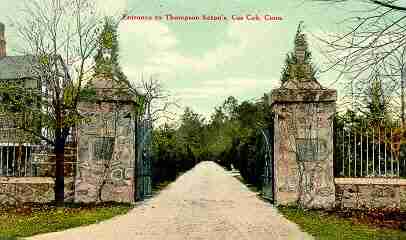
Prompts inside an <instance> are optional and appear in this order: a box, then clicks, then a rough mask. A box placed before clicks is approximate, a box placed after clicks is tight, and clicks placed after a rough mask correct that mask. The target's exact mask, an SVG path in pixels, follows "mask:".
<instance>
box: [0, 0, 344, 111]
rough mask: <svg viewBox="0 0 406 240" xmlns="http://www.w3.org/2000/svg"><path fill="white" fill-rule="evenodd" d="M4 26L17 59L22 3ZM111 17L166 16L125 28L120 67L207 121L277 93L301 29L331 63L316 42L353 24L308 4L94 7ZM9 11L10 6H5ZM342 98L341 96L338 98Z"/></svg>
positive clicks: (338, 12)
mask: <svg viewBox="0 0 406 240" xmlns="http://www.w3.org/2000/svg"><path fill="white" fill-rule="evenodd" d="M0 1H1V2H2V4H1V5H0V12H2V13H7V14H6V15H5V14H1V15H0V21H1V22H3V23H5V24H6V28H7V29H6V38H7V47H8V52H9V53H10V54H15V53H16V52H17V51H16V50H17V49H18V48H19V45H20V42H19V39H18V37H17V35H16V34H14V33H13V25H12V24H11V22H12V21H10V20H11V19H13V20H14V21H15V20H16V19H18V16H19V13H18V8H19V5H18V4H20V3H21V1H15V0H0ZM96 1H98V6H99V8H100V9H102V10H103V12H104V13H105V14H107V15H112V14H115V13H119V12H122V11H127V12H128V14H129V15H132V16H152V17H154V16H163V17H164V18H163V19H162V20H125V21H123V22H122V23H121V24H120V26H119V40H120V53H119V54H120V64H121V66H122V68H123V71H124V73H125V74H126V75H127V77H128V78H129V79H130V81H132V82H135V83H136V82H139V81H140V80H141V79H142V78H149V77H151V76H153V77H154V78H157V79H158V80H159V81H161V82H162V84H163V86H164V87H165V89H166V90H167V91H169V92H170V93H171V96H172V98H173V99H176V100H177V101H178V103H179V104H180V105H181V108H179V109H173V111H176V112H182V111H183V108H184V107H186V106H189V107H191V108H192V109H193V110H194V111H196V112H199V113H200V114H202V115H204V116H206V117H208V116H209V115H210V114H211V113H212V112H213V110H214V107H216V106H218V105H220V104H222V102H223V101H224V100H225V99H226V98H227V97H228V96H235V97H236V98H237V99H238V100H239V101H240V102H241V101H244V100H255V99H258V98H260V97H261V96H263V94H264V93H269V92H270V91H271V90H272V89H274V88H277V87H278V86H279V84H280V82H279V79H280V73H281V70H282V67H283V63H284V59H285V56H286V54H287V53H288V52H289V51H291V50H293V40H294V36H295V33H296V29H297V26H298V24H299V22H300V21H304V31H305V32H306V33H307V37H308V40H309V43H310V48H311V51H312V53H313V62H314V63H315V64H316V65H318V66H320V67H322V66H323V64H324V63H325V61H326V58H325V57H324V56H323V55H322V54H321V53H320V48H322V47H321V46H320V42H318V41H317V40H315V38H314V36H322V35H323V34H325V33H326V32H327V33H333V32H335V31H338V30H337V29H339V27H340V25H339V22H340V21H342V20H343V19H344V18H345V17H348V15H347V14H348V9H346V8H345V6H341V5H328V4H322V3H315V2H312V1H310V0H306V1H302V0H256V1H251V0H245V1H243V0H228V1H225V0H207V1H190V0H188V1H186V0H161V1H159V0H149V1H142V0H96ZM4 3H5V4H4ZM166 14H172V15H176V16H201V15H203V14H204V15H215V16H218V15H223V16H225V17H227V18H228V20H226V21H203V20H201V21H168V20H166V19H165V15H166ZM248 14H250V15H256V14H258V15H259V16H263V15H266V14H269V15H272V16H281V17H282V18H283V19H282V20H281V21H247V20H243V21H233V20H231V17H232V15H236V16H243V17H245V16H246V15H248ZM336 78H337V74H336V73H333V72H328V73H324V74H321V75H320V76H319V82H320V83H321V84H322V85H323V86H325V87H328V88H338V89H339V90H340V85H339V83H337V82H336V80H337V79H336ZM339 93H340V92H339Z"/></svg>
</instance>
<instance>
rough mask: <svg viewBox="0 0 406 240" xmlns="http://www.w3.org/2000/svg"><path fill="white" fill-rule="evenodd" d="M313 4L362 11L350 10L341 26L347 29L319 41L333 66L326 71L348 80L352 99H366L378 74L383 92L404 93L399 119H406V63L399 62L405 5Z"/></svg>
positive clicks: (330, 0)
mask: <svg viewBox="0 0 406 240" xmlns="http://www.w3.org/2000/svg"><path fill="white" fill-rule="evenodd" d="M313 1H318V2H325V3H327V4H339V3H341V4H345V6H346V7H347V8H348V9H351V8H352V6H355V5H356V6H358V5H359V6H361V7H362V10H357V11H356V10H354V11H351V10H349V14H351V15H352V16H351V17H349V18H347V19H345V20H344V21H343V22H341V23H340V25H341V26H344V27H346V28H348V29H345V30H343V31H338V32H337V31H336V32H335V33H333V34H328V35H326V36H323V37H320V38H319V39H320V40H321V41H322V42H323V43H325V49H324V54H325V55H326V56H327V57H328V59H329V62H330V63H329V65H328V66H327V68H326V69H325V71H329V70H336V71H338V72H339V73H340V76H345V77H346V78H347V80H348V81H347V82H346V85H345V87H346V88H347V91H348V90H349V91H351V92H352V95H353V96H354V95H355V96H360V95H363V93H365V89H367V88H368V85H369V82H371V81H373V80H374V76H375V74H376V72H379V75H380V78H381V81H382V82H383V85H382V88H383V89H384V91H386V92H390V93H391V95H392V96H395V94H399V91H398V89H401V91H400V95H401V96H400V101H401V102H400V105H401V107H400V109H401V110H400V116H401V117H402V118H403V119H404V118H405V117H404V116H405V107H404V106H405V96H404V95H405V94H404V92H405V90H404V89H405V84H404V80H403V79H404V76H402V72H404V62H403V61H399V60H400V59H402V58H403V57H401V56H402V55H404V48H405V47H406V45H405V44H406V34H405V28H404V27H405V25H406V18H405V10H406V6H405V5H404V3H403V2H402V1H399V0H394V1H383V0H313ZM354 85H355V86H354ZM354 89H355V92H354V91H353V90H354ZM361 97H364V96H361ZM355 100H357V99H355ZM403 122H404V120H403Z"/></svg>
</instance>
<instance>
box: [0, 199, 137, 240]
mask: <svg viewBox="0 0 406 240" xmlns="http://www.w3.org/2000/svg"><path fill="white" fill-rule="evenodd" d="M132 207H133V206H132V205H131V204H119V203H107V204H100V205H83V204H82V205H79V204H67V205H66V207H65V208H60V209H58V208H55V207H53V206H50V205H45V204H42V205H36V206H34V207H25V208H19V209H14V210H10V209H7V210H6V211H4V210H3V211H0V240H3V239H4V240H5V239H7V240H12V239H18V238H19V237H28V236H32V235H36V234H39V233H48V232H55V231H61V230H64V229H68V228H73V227H78V226H83V225H89V224H93V223H97V222H100V221H103V220H106V219H109V218H112V217H114V216H116V215H120V214H125V213H127V212H128V211H129V210H130V209H131V208H132Z"/></svg>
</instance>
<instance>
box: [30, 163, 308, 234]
mask: <svg viewBox="0 0 406 240" xmlns="http://www.w3.org/2000/svg"><path fill="white" fill-rule="evenodd" d="M29 239H38V240H47V239H49V240H51V239H52V240H88V239H89V240H90V239H91V240H102V239H106V240H110V239H111V240H113V239H114V240H115V239H117V240H130V239H131V240H136V239H142V240H149V239H153V240H172V239H173V240H174V239H176V240H178V239H179V240H180V239H184V240H189V239H196V240H197V239H202V240H203V239H208V240H216V239H219V240H220V239H233V240H240V239H252V240H261V239H264V240H265V239H266V240H276V239H291V240H299V239H312V237H311V236H309V235H308V234H306V233H303V232H301V231H300V229H299V228H298V227H297V225H295V224H293V223H292V222H289V221H288V220H286V219H285V218H284V217H282V216H281V215H280V214H279V213H278V212H277V210H276V209H275V208H273V207H272V206H271V205H270V204H268V203H265V202H263V201H261V200H259V199H258V198H257V197H256V194H255V193H253V192H251V191H250V190H249V189H248V188H247V187H246V186H244V185H243V184H241V183H240V182H239V181H238V180H237V179H236V178H234V177H233V176H231V174H230V173H228V172H227V171H225V170H224V169H223V168H221V167H220V166H219V165H217V164H216V163H213V162H202V163H200V164H198V165H197V166H196V167H195V168H193V169H192V170H190V171H189V172H187V173H185V174H184V175H182V176H181V177H179V178H178V180H176V181H175V182H174V183H172V184H171V185H169V187H168V188H167V189H165V190H163V191H162V192H161V193H160V194H159V195H158V196H156V197H154V198H152V199H150V200H147V201H146V202H144V203H142V204H140V205H139V206H137V207H136V208H134V209H133V210H131V211H130V212H129V213H128V214H126V215H123V216H118V217H115V218H113V219H111V220H107V221H104V222H102V223H99V224H94V225H90V226H86V227H79V228H74V229H69V230H66V231H62V232H56V233H50V234H43V235H38V236H35V237H32V238H29Z"/></svg>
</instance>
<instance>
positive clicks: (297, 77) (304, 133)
mask: <svg viewBox="0 0 406 240" xmlns="http://www.w3.org/2000/svg"><path fill="white" fill-rule="evenodd" d="M306 44H307V43H306V40H305V36H304V34H298V35H297V36H296V39H295V53H294V54H295V57H296V58H297V61H296V63H292V64H290V66H289V69H290V71H291V74H289V76H290V78H289V79H288V80H287V81H286V82H284V83H283V84H282V86H281V87H280V88H279V89H274V90H273V91H272V92H271V101H272V102H271V106H272V111H273V112H274V114H275V120H274V142H275V146H274V161H275V162H274V163H275V164H274V174H275V178H274V179H275V180H274V189H275V190H274V194H275V196H274V200H275V203H276V204H280V205H300V206H302V207H305V208H324V209H328V208H332V207H334V204H335V187H334V172H333V117H334V113H335V108H336V98H337V94H336V91H335V90H331V89H326V88H323V87H322V86H321V85H320V83H318V82H317V80H316V79H315V78H314V77H313V75H312V73H311V65H310V64H309V63H306V62H305V50H306V48H307V45H306Z"/></svg>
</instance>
